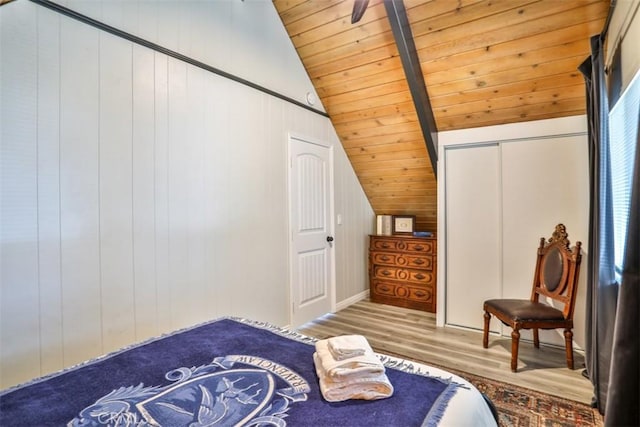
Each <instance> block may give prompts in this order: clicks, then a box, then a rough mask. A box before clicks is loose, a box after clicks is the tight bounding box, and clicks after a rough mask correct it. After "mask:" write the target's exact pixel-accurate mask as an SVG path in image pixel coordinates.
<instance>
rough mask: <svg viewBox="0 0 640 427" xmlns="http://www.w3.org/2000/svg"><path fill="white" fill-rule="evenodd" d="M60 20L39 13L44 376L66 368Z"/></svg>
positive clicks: (41, 286)
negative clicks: (63, 299)
mask: <svg viewBox="0 0 640 427" xmlns="http://www.w3.org/2000/svg"><path fill="white" fill-rule="evenodd" d="M59 51H60V18H59V17H58V16H57V15H56V14H53V13H51V12H50V11H48V10H45V9H38V118H39V119H38V124H37V126H38V260H39V265H38V273H39V284H40V295H39V302H40V347H41V364H42V370H43V371H45V372H49V371H54V370H56V369H60V368H62V367H63V366H64V361H63V347H62V311H61V310H60V307H61V304H62V281H61V277H60V273H61V271H60V243H61V236H60V138H59V136H60V110H59V108H58V107H59V106H60V91H59V88H60V56H59Z"/></svg>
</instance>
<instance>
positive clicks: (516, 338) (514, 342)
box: [511, 329, 520, 372]
mask: <svg viewBox="0 0 640 427" xmlns="http://www.w3.org/2000/svg"><path fill="white" fill-rule="evenodd" d="M519 344H520V331H519V330H517V329H514V330H513V332H511V371H513V372H516V371H517V370H518V345H519Z"/></svg>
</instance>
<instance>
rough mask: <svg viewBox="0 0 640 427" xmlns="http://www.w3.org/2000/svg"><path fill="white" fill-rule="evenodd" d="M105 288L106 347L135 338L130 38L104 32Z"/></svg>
mask: <svg viewBox="0 0 640 427" xmlns="http://www.w3.org/2000/svg"><path fill="white" fill-rule="evenodd" d="M99 61H100V70H99V76H100V89H99V93H100V95H99V96H100V98H99V99H100V105H99V111H100V118H99V120H100V122H99V123H100V127H99V129H100V141H99V153H98V154H99V171H100V175H99V188H100V190H99V191H100V200H99V209H100V284H101V286H100V288H101V299H102V329H103V331H104V332H103V351H107V352H109V351H113V350H116V349H118V348H120V347H122V346H124V345H126V344H127V343H130V342H132V341H134V340H135V328H134V324H135V319H134V311H133V310H134V306H135V292H134V289H135V288H134V286H133V285H134V278H133V217H132V215H133V194H132V185H131V182H132V169H133V164H132V162H133V159H132V156H131V154H132V127H133V124H132V106H133V99H132V96H131V93H132V90H131V88H132V81H131V75H132V74H131V69H132V46H131V43H128V42H126V41H123V40H121V39H118V38H116V37H114V36H112V35H110V34H104V33H102V34H100V59H99Z"/></svg>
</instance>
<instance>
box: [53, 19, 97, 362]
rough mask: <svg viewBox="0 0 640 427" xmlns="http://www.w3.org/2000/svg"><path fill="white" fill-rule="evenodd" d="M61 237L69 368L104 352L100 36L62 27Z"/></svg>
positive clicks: (68, 23)
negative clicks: (100, 156)
mask: <svg viewBox="0 0 640 427" xmlns="http://www.w3.org/2000/svg"><path fill="white" fill-rule="evenodd" d="M60 64H61V70H60V232H61V236H62V241H61V275H62V282H63V289H62V296H63V298H62V311H63V317H62V323H63V338H64V348H65V353H64V355H65V358H64V361H65V365H68V364H75V363H79V362H81V361H83V360H85V359H87V358H89V357H93V356H96V355H97V354H100V353H101V352H102V334H103V331H102V322H101V321H102V307H101V304H100V301H101V297H102V294H101V289H100V212H99V203H100V201H99V170H100V165H99V109H100V107H99V35H98V33H97V32H96V31H94V30H92V29H90V28H87V27H86V26H84V25H82V24H79V23H76V22H75V21H70V20H66V19H65V20H62V21H61V27H60Z"/></svg>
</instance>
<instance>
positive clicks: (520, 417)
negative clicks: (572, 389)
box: [445, 368, 604, 427]
mask: <svg viewBox="0 0 640 427" xmlns="http://www.w3.org/2000/svg"><path fill="white" fill-rule="evenodd" d="M445 369H448V370H449V371H452V372H453V373H455V374H457V375H459V376H461V377H463V378H465V379H466V380H467V381H469V382H470V383H472V384H473V385H475V386H476V387H477V388H478V390H480V391H481V392H483V393H484V394H486V395H487V396H489V398H490V399H491V400H492V401H493V403H494V405H495V406H496V409H497V410H498V415H499V420H500V426H501V427H520V426H523V427H541V426H553V427H565V426H566V427H573V426H597V427H601V426H603V425H604V423H603V420H602V416H601V415H600V413H599V412H598V411H597V410H596V409H593V408H591V407H590V406H589V405H585V404H584V403H580V402H576V401H573V400H568V399H563V398H561V397H557V396H552V395H550V394H545V393H540V392H538V391H535V390H531V389H527V388H524V387H519V386H516V385H513V384H508V383H504V382H501V381H495V380H491V379H488V378H484V377H479V376H477V375H472V374H468V373H466V372H460V371H454V370H451V369H449V368H445Z"/></svg>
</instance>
